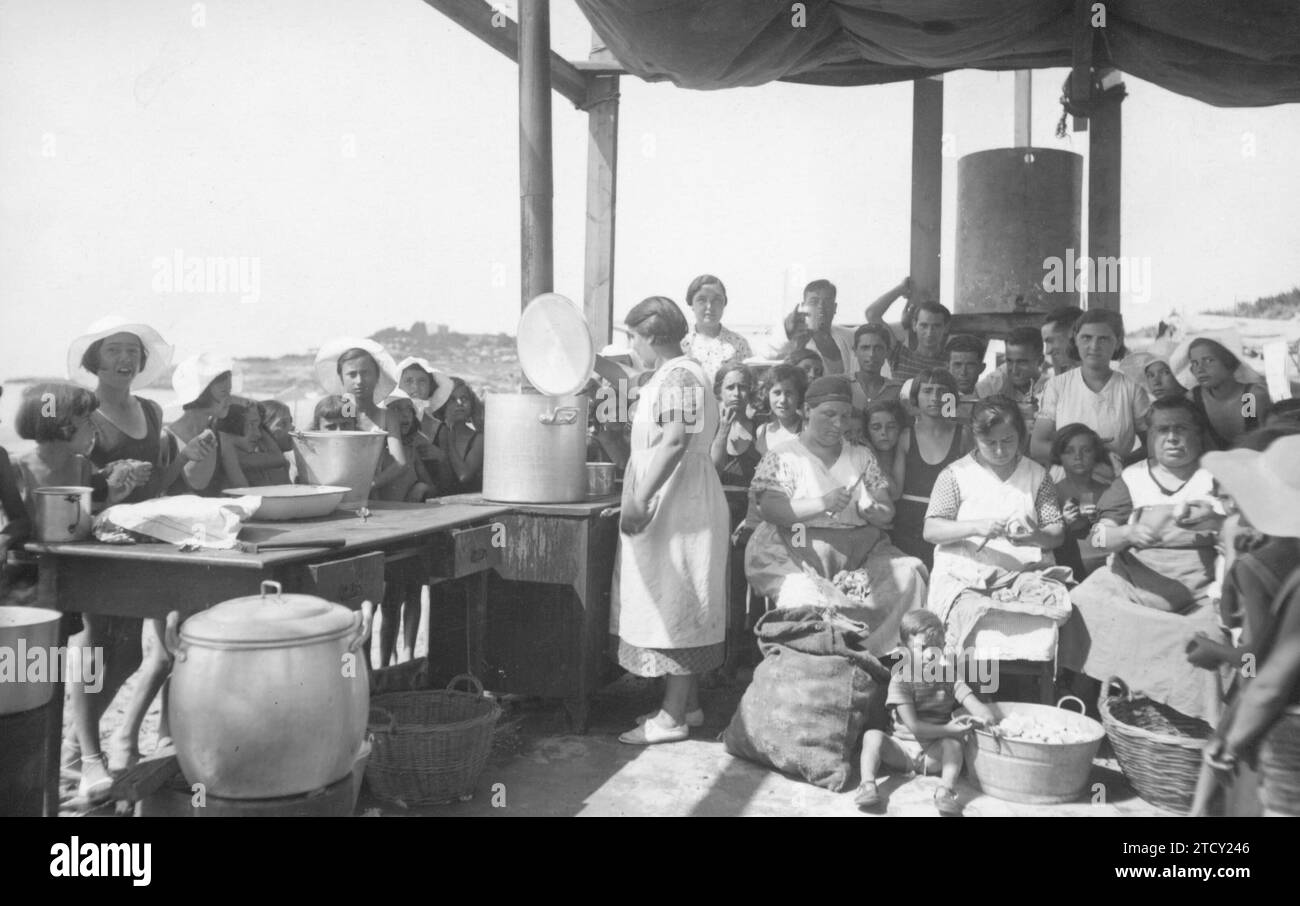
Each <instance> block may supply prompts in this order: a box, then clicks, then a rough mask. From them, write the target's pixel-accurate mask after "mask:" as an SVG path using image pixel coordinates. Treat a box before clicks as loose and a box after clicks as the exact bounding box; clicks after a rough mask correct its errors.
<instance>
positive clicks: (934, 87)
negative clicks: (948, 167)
mask: <svg viewBox="0 0 1300 906" xmlns="http://www.w3.org/2000/svg"><path fill="white" fill-rule="evenodd" d="M942 215H943V79H942V77H941V76H935V77H933V78H928V79H917V80H916V81H914V82H912V252H911V274H912V281H913V282H914V283H915V284H916V289H917V292H918V293H919V294H920V295H922V296H926V297H929V298H931V299H934V300H935V301H938V299H939V227H940V225H941V224H942V222H943V219H942Z"/></svg>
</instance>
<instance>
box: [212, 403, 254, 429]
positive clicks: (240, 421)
mask: <svg viewBox="0 0 1300 906" xmlns="http://www.w3.org/2000/svg"><path fill="white" fill-rule="evenodd" d="M248 409H249V407H248V406H244V405H242V404H240V403H232V404H231V406H230V408H229V409H228V410H227V411H226V417H225V418H223V419H221V421H219V422H217V430H218V431H224V432H225V433H226V434H243V433H244V429H245V428H246V427H247V425H248V421H247V419H248Z"/></svg>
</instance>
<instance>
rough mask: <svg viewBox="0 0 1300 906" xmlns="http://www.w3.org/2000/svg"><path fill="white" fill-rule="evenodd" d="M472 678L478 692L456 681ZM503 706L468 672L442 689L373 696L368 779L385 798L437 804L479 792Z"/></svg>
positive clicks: (421, 803)
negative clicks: (461, 689)
mask: <svg viewBox="0 0 1300 906" xmlns="http://www.w3.org/2000/svg"><path fill="white" fill-rule="evenodd" d="M462 680H467V681H468V682H469V683H470V684H471V686H472V687H473V689H474V691H473V692H458V691H455V689H454V687H455V686H456V684H457V683H459V682H461V681H462ZM500 716H501V708H500V707H499V706H498V705H497V703H496V702H494V701H492V699H490V698H487V697H486V696H484V694H483V685H482V684H481V683H480V682H479V681H478V680H477V679H475V678H474V677H472V676H469V675H467V674H465V675H461V676H458V677H456V678H454V679H453V680H452V681H451V682H450V683H448V684H447V688H446V689H445V690H442V691H436V690H429V691H418V692H393V693H389V694H387V695H378V696H375V698H373V699H371V702H370V725H369V731H370V732H371V733H372V734H373V736H374V742H373V749H372V751H371V753H370V762H369V764H367V765H366V782H367V783H369V784H370V789H371V791H372V792H373V793H374V794H375V795H376V796H378V797H379V798H380V799H386V800H390V801H400V802H402V803H404V804H406V805H436V804H439V803H443V802H452V801H454V800H457V799H459V800H460V801H462V802H464V801H466V800H468V799H470V798H471V797H472V796H473V795H474V786H475V785H476V784H477V783H478V778H479V774H480V773H482V771H483V765H484V764H485V763H486V762H487V758H488V754H489V753H490V752H491V751H492V731H493V729H494V728H495V727H496V722H497V718H498V717H500Z"/></svg>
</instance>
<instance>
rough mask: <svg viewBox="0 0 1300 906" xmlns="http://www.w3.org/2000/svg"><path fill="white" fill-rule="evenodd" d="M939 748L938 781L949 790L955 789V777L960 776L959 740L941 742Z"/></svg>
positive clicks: (960, 747)
mask: <svg viewBox="0 0 1300 906" xmlns="http://www.w3.org/2000/svg"><path fill="white" fill-rule="evenodd" d="M940 742H941V745H940V748H939V757H940V767H939V779H940V781H942V783H943V785H944V786H945V787H947V788H948V789H950V790H955V789H956V788H957V777H958V776H960V774H961V764H962V745H961V740H960V739H944V740H941V741H940Z"/></svg>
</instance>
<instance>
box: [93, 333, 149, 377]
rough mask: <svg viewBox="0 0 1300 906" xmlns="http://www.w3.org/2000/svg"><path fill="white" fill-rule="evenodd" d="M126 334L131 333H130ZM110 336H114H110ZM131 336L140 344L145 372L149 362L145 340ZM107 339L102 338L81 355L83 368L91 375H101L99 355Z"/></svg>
mask: <svg viewBox="0 0 1300 906" xmlns="http://www.w3.org/2000/svg"><path fill="white" fill-rule="evenodd" d="M125 332H126V333H130V331H125ZM110 336H112V335H111V334H110ZM131 336H133V337H135V338H136V340H137V341H139V343H140V370H141V371H144V366H145V365H146V364H147V363H148V361H149V353H148V352H147V351H145V348H144V340H141V339H140V337H139V335H138V334H131ZM107 339H108V337H100V338H99V339H98V340H96V341H95V342H93V343H91V344H90V345H89V346H87V347H86V351H85V352H83V353H82V354H81V367H82V368H84V369H86V370H87V371H89V372H90V373H91V374H99V365H100V362H99V354H100V352H101V351H102V350H103V348H104V341H105V340H107Z"/></svg>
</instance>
